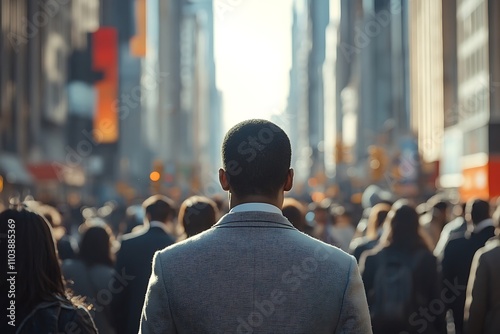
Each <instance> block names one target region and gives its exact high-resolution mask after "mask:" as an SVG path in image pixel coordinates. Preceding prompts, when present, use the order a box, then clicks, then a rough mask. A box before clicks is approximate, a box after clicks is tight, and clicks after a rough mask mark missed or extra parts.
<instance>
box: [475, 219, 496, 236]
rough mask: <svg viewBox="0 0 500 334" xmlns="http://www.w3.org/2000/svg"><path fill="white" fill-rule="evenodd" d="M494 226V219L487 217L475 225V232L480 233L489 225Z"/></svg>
mask: <svg viewBox="0 0 500 334" xmlns="http://www.w3.org/2000/svg"><path fill="white" fill-rule="evenodd" d="M490 226H493V220H492V219H485V220H483V221H482V222H479V223H478V224H477V225H476V226H474V231H473V233H479V232H481V231H482V230H484V229H485V228H487V227H490Z"/></svg>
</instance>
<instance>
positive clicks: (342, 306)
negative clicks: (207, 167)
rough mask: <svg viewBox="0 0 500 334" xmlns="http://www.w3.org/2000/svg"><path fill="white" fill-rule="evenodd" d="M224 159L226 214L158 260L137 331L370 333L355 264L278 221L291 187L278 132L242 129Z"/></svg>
mask: <svg viewBox="0 0 500 334" xmlns="http://www.w3.org/2000/svg"><path fill="white" fill-rule="evenodd" d="M222 157H223V164H224V169H222V168H221V169H220V170H219V180H220V183H221V186H222V188H223V189H224V190H225V191H228V192H229V196H230V208H231V210H230V212H229V213H228V214H227V215H225V216H224V217H223V218H222V219H221V220H220V221H219V222H217V224H215V226H214V227H213V228H211V229H210V230H208V231H206V232H204V233H202V234H200V235H198V236H197V237H194V238H191V239H187V240H185V241H182V242H180V243H177V244H175V245H173V246H171V247H168V248H167V249H165V250H163V251H161V252H159V253H157V254H156V255H155V258H154V261H153V268H154V269H153V274H152V275H151V279H150V281H149V282H150V283H149V287H148V292H147V296H146V300H145V303H144V309H143V314H142V320H141V333H145V334H147V333H235V332H236V333H254V332H259V333H275V334H279V333H287V334H288V333H315V334H322V333H325V334H326V333H335V332H336V333H371V326H370V319H369V314H368V306H367V304H366V296H365V294H364V290H363V284H362V282H361V277H360V275H359V272H358V267H357V265H356V261H355V259H354V258H353V257H351V256H349V255H348V254H346V253H344V252H342V251H340V250H339V249H338V248H335V247H331V246H329V245H327V244H325V243H322V242H319V241H317V240H315V239H314V238H311V237H309V236H307V235H305V234H304V233H300V232H299V231H297V229H295V228H294V227H293V225H292V224H291V223H290V222H289V221H288V220H287V219H286V218H285V217H284V216H283V215H282V212H281V207H282V205H283V198H284V192H285V191H289V190H290V189H291V188H292V184H293V170H292V169H291V168H290V161H291V147H290V141H289V139H288V136H287V135H286V134H285V133H284V132H283V130H282V129H280V128H279V127H278V126H276V125H274V124H273V123H271V122H268V121H264V120H249V121H245V122H242V123H239V124H238V125H236V126H234V127H233V128H232V129H231V130H229V132H228V133H227V134H226V136H225V138H224V142H223V147H222Z"/></svg>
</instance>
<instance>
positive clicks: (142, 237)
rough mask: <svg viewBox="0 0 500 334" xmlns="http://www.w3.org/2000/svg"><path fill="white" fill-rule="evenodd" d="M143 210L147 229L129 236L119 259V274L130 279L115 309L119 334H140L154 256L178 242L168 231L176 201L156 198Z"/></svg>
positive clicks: (123, 288) (147, 202)
mask: <svg viewBox="0 0 500 334" xmlns="http://www.w3.org/2000/svg"><path fill="white" fill-rule="evenodd" d="M143 208H144V210H145V213H146V217H145V220H146V222H145V223H146V224H145V225H146V226H145V228H144V229H142V230H140V231H138V232H133V233H129V234H125V235H124V236H123V237H122V241H121V247H120V250H119V251H118V253H117V256H116V271H117V273H118V274H119V275H122V277H125V278H126V279H125V280H124V281H123V282H122V285H123V286H121V287H120V288H122V289H120V288H117V289H120V290H121V291H120V292H119V293H117V295H116V297H115V298H114V299H113V305H112V309H113V315H114V320H115V327H116V329H117V333H134V334H136V333H137V332H138V330H139V323H140V319H141V309H142V304H143V303H144V296H145V294H146V288H147V286H148V280H149V276H151V260H152V259H153V255H154V253H155V252H156V251H158V250H161V249H163V248H165V247H167V246H170V245H172V244H173V243H174V241H175V240H174V238H173V237H172V236H170V235H169V234H168V233H167V229H166V227H167V226H166V225H167V224H169V223H170V222H171V221H172V219H173V216H174V204H173V202H172V200H171V199H169V198H168V197H165V196H161V195H154V196H151V197H150V198H148V199H147V200H146V201H144V203H143ZM148 223H149V224H148Z"/></svg>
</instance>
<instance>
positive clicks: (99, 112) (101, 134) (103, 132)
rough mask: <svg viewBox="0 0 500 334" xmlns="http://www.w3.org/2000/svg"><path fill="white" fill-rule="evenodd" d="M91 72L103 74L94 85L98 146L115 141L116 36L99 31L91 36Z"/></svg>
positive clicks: (106, 30)
mask: <svg viewBox="0 0 500 334" xmlns="http://www.w3.org/2000/svg"><path fill="white" fill-rule="evenodd" d="M92 69H93V70H94V71H100V72H102V73H103V79H102V80H101V81H98V82H96V84H95V86H94V87H95V89H96V93H97V105H96V111H95V117H94V139H95V140H96V142H99V143H114V142H116V141H117V140H118V128H119V122H118V110H117V109H116V105H117V103H116V99H117V97H118V33H117V31H116V29H115V28H109V27H102V28H99V29H98V30H97V31H96V32H94V33H93V34H92Z"/></svg>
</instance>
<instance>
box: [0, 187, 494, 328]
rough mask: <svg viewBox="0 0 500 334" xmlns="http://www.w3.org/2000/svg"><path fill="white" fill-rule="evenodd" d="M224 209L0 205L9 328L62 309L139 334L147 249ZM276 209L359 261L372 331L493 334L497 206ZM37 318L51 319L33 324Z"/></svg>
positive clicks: (191, 202) (373, 197) (215, 203)
mask: <svg viewBox="0 0 500 334" xmlns="http://www.w3.org/2000/svg"><path fill="white" fill-rule="evenodd" d="M228 211H229V207H228V202H227V200H225V199H224V198H222V197H214V198H207V197H204V196H192V197H189V198H187V199H186V200H184V201H183V202H182V203H174V202H173V201H172V200H171V199H170V198H168V197H166V196H162V195H154V196H152V197H150V198H148V199H146V200H145V201H143V202H142V201H137V203H136V204H133V205H130V206H128V207H126V206H123V205H118V204H117V203H115V202H108V203H105V204H104V205H102V206H101V207H89V206H84V205H82V204H78V205H69V204H68V203H62V204H57V203H41V202H38V201H36V200H35V199H33V198H27V199H26V200H24V201H22V202H21V201H17V202H16V200H12V201H11V202H10V203H3V204H2V203H0V212H1V214H0V229H1V230H0V233H1V234H2V243H3V244H4V245H6V239H7V236H8V234H9V232H8V229H9V228H10V227H9V222H10V221H11V220H13V221H15V222H16V226H15V229H16V231H15V233H16V263H17V266H18V269H17V273H18V274H19V275H18V276H17V281H16V291H17V292H18V294H17V296H16V302H17V311H16V324H17V328H18V332H20V333H31V332H37V328H39V326H49V327H50V326H51V328H53V329H55V331H67V327H63V329H62V330H61V329H60V327H61V326H68V324H66V323H64V321H63V320H61V319H64V317H62V315H64V314H66V313H67V315H66V318H68V319H72V321H73V322H72V323H73V324H74V323H75V321H76V323H77V324H78V325H81V326H83V327H80V328H87V329H88V332H89V333H92V332H96V331H98V332H99V333H137V332H138V330H139V325H140V318H141V311H142V307H143V303H144V298H145V293H146V289H147V286H148V281H149V279H150V276H151V261H152V259H153V256H154V253H155V252H156V251H158V250H161V249H163V248H165V247H168V246H170V245H172V244H174V243H176V242H179V241H181V240H185V239H187V238H193V237H196V235H197V234H199V233H202V232H203V231H205V230H207V229H210V228H211V227H212V226H213V225H214V224H215V223H216V222H217V221H218V220H219V219H220V218H221V217H222V216H223V215H224V214H226V213H227V212H228ZM282 212H283V215H284V216H285V217H287V218H288V220H289V221H290V222H291V223H292V224H293V225H294V226H295V227H296V228H297V229H298V230H299V231H301V232H303V233H305V234H308V235H310V236H311V237H313V238H316V239H319V240H321V241H323V242H325V243H328V244H331V245H334V246H337V247H338V248H340V249H342V250H343V251H345V252H347V253H350V254H352V255H353V256H354V257H355V258H356V260H357V261H358V264H359V268H360V272H361V275H362V278H363V283H364V285H365V291H366V295H367V300H368V305H369V308H370V315H371V317H372V326H373V331H374V333H400V332H401V331H406V332H409V333H457V334H460V333H500V317H498V316H497V314H500V308H499V307H498V306H499V305H500V267H498V266H497V265H496V263H498V259H499V258H500V239H499V238H498V237H497V236H496V230H498V229H499V226H500V201H499V200H497V199H492V200H490V201H484V200H481V199H472V200H470V201H468V202H466V203H459V202H453V201H451V200H449V199H448V198H446V196H444V195H435V196H434V197H432V198H430V199H429V200H427V201H426V202H424V203H415V202H413V201H411V200H405V199H398V198H395V197H394V196H393V195H392V194H390V193H388V192H385V191H383V190H381V189H371V190H370V191H369V193H367V195H366V196H364V197H363V203H362V204H360V205H354V204H352V203H348V204H340V203H336V202H335V201H334V200H331V199H325V200H323V201H321V202H319V203H316V202H313V203H309V202H305V201H303V200H299V199H294V198H285V200H284V204H283V207H282ZM52 240H54V241H55V244H54V242H53V241H52ZM54 245H55V246H54ZM2 247H3V248H2V251H4V248H5V250H6V249H7V248H6V246H5V247H4V246H2ZM2 261H3V262H2V268H6V266H7V262H6V261H7V256H2ZM2 275H5V273H4V272H3V273H2ZM33 278H35V279H33ZM3 282H5V279H3V278H2V283H3ZM2 286H3V287H4V288H5V289H8V287H7V286H5V284H3V285H2ZM7 292H8V291H5V294H7ZM2 293H4V291H2ZM49 297H51V298H52V297H54V298H55V299H54V298H52V299H51V298H49ZM49 301H52V302H49ZM4 303H7V301H5V302H4ZM4 306H5V308H4V309H6V308H7V307H8V304H5V305H2V307H4ZM34 310H42V312H34ZM65 312H66V313H65ZM55 313H57V314H61V317H62V318H59V320H57V319H58V318H57V317H53V316H52V318H51V315H53V314H55ZM43 314H45V316H46V317H47V318H50V319H56V320H54V321H55V323H50V322H48V321H46V320H44V321H41V320H40V319H37V317H40V316H41V315H43ZM75 319H77V320H75ZM61 321H63V323H61ZM68 321H69V320H68ZM37 326H38V327H37ZM2 328H3V329H2V330H1V332H2V333H7V332H8V331H7V330H8V326H7V325H6V324H4V323H2ZM57 328H59V329H57ZM64 328H66V329H64Z"/></svg>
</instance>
